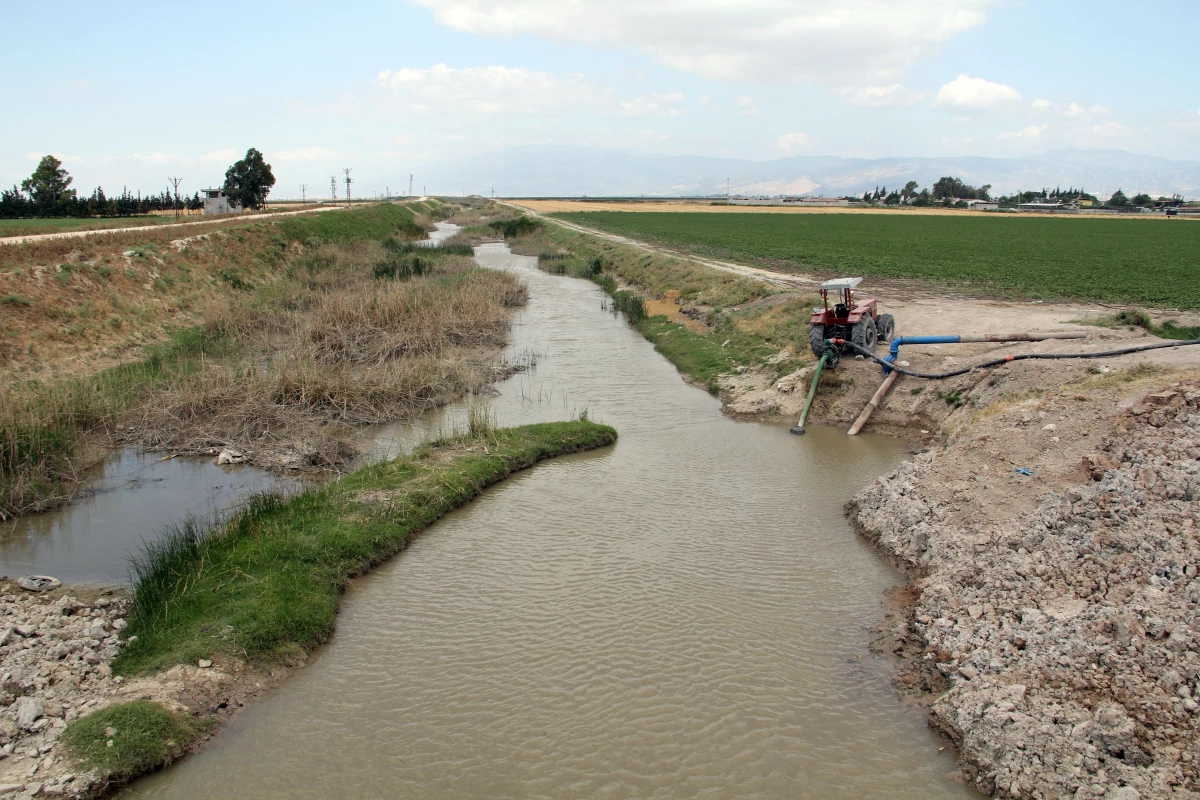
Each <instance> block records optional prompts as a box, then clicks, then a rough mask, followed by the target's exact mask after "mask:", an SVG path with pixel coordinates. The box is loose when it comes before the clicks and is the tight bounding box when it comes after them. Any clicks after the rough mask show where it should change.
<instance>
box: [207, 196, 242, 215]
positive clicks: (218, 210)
mask: <svg viewBox="0 0 1200 800" xmlns="http://www.w3.org/2000/svg"><path fill="white" fill-rule="evenodd" d="M240 213H242V204H241V203H230V202H229V198H228V197H226V196H225V192H224V191H222V190H221V189H205V190H204V214H205V216H207V215H209V214H240Z"/></svg>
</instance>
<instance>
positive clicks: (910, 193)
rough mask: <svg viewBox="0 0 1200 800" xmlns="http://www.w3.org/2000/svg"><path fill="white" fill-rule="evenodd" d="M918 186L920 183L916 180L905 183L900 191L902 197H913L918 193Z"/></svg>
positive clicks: (908, 198) (907, 198)
mask: <svg viewBox="0 0 1200 800" xmlns="http://www.w3.org/2000/svg"><path fill="white" fill-rule="evenodd" d="M917 186H918V184H917V182H916V181H909V182H908V183H906V184H904V188H903V189H902V190H901V191H900V199H902V200H910V199H912V198H913V197H914V196H915V195H916V193H917Z"/></svg>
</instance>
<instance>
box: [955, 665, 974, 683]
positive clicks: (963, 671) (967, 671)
mask: <svg viewBox="0 0 1200 800" xmlns="http://www.w3.org/2000/svg"><path fill="white" fill-rule="evenodd" d="M958 674H959V675H962V676H963V677H964V678H966V679H967V680H969V681H973V680H975V679H976V678H978V677H979V671H978V670H977V669H975V668H974V667H959V668H958Z"/></svg>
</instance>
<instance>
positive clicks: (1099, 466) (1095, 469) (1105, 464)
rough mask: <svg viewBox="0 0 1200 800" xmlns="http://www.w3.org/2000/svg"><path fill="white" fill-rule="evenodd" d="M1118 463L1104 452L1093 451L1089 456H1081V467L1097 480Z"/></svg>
mask: <svg viewBox="0 0 1200 800" xmlns="http://www.w3.org/2000/svg"><path fill="white" fill-rule="evenodd" d="M1118 466H1120V465H1119V464H1117V462H1116V461H1114V460H1113V459H1112V458H1110V457H1109V456H1106V455H1105V454H1104V453H1094V454H1092V455H1090V456H1084V457H1083V469H1084V470H1085V471H1086V472H1087V473H1088V474H1089V475H1091V476H1092V480H1094V481H1098V480H1100V479H1101V478H1103V477H1104V475H1105V474H1106V473H1107V472H1108V471H1109V470H1111V469H1116V468H1117V467H1118Z"/></svg>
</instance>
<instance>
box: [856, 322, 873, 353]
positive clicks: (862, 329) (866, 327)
mask: <svg viewBox="0 0 1200 800" xmlns="http://www.w3.org/2000/svg"><path fill="white" fill-rule="evenodd" d="M877 336H878V332H877V331H876V330H875V320H873V319H871V318H870V317H863V318H862V319H861V320H860V321H859V322H858V323H856V324H855V326H854V327H853V328H851V329H850V341H851V342H853V343H854V344H856V345H858V346H859V347H860V348H862V349H863V350H866V351H868V352H871V353H874V352H875V343H876V337H877Z"/></svg>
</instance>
